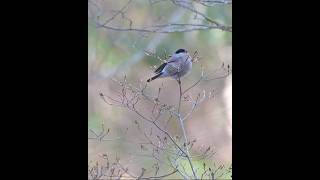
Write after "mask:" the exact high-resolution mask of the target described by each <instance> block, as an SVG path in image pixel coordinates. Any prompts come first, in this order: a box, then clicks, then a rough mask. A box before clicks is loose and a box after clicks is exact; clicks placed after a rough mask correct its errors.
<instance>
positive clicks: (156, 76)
mask: <svg viewBox="0 0 320 180" xmlns="http://www.w3.org/2000/svg"><path fill="white" fill-rule="evenodd" d="M161 75H162V72H161V73H159V74H157V75H155V76H153V77H152V78H150V79H148V80H147V82H150V81H152V80H155V79H157V78H158V77H160V76H161Z"/></svg>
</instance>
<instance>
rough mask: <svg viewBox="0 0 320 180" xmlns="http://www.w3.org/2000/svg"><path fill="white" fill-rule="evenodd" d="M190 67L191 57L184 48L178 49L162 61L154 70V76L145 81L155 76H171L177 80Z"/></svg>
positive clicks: (189, 69) (188, 70)
mask: <svg viewBox="0 0 320 180" xmlns="http://www.w3.org/2000/svg"><path fill="white" fill-rule="evenodd" d="M191 69H192V57H191V56H190V55H189V53H188V51H186V50H185V49H178V50H177V51H176V52H175V53H174V54H173V55H172V56H171V57H170V58H169V60H168V62H166V63H163V64H162V65H161V66H159V67H158V68H157V69H156V70H155V71H154V72H155V73H156V75H155V76H153V77H152V78H150V79H148V80H147V82H150V81H152V80H155V79H157V78H163V77H172V78H174V79H176V80H179V79H180V78H181V77H183V76H184V75H186V74H188V73H189V72H190V71H191Z"/></svg>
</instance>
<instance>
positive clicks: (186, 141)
mask: <svg viewBox="0 0 320 180" xmlns="http://www.w3.org/2000/svg"><path fill="white" fill-rule="evenodd" d="M178 84H179V106H178V116H179V122H180V126H181V129H182V133H183V136H184V144H185V145H186V153H187V154H186V157H187V159H188V162H189V164H190V167H191V170H192V174H193V177H194V178H195V179H198V178H197V175H196V173H195V171H194V167H193V164H192V162H191V159H190V153H189V150H188V146H187V143H188V138H187V135H186V130H185V128H184V123H183V120H182V118H181V114H180V106H181V97H182V89H181V80H180V76H178Z"/></svg>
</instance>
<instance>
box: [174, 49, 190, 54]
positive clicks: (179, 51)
mask: <svg viewBox="0 0 320 180" xmlns="http://www.w3.org/2000/svg"><path fill="white" fill-rule="evenodd" d="M183 52H187V51H186V50H185V49H178V50H177V51H176V52H175V54H179V53H183Z"/></svg>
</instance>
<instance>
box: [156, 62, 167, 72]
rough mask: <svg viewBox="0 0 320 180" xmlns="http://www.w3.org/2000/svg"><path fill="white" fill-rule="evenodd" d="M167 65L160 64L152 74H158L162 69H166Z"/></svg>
mask: <svg viewBox="0 0 320 180" xmlns="http://www.w3.org/2000/svg"><path fill="white" fill-rule="evenodd" d="M166 65H167V63H163V64H161V66H159V67H158V68H157V69H156V70H155V71H154V72H155V73H160V72H161V71H162V70H163V68H164V67H166Z"/></svg>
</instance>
